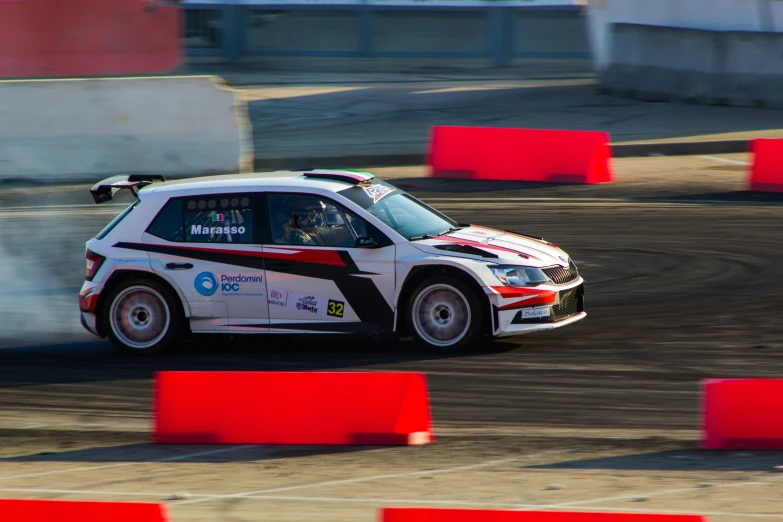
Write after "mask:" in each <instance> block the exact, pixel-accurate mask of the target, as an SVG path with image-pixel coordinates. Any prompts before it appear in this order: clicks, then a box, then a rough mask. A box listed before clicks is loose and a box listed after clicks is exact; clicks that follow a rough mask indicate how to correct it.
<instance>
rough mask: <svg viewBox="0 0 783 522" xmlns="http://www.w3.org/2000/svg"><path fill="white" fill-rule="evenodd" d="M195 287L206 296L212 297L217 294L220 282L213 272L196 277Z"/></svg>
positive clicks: (202, 273)
mask: <svg viewBox="0 0 783 522" xmlns="http://www.w3.org/2000/svg"><path fill="white" fill-rule="evenodd" d="M193 285H194V286H195V287H196V291H197V292H198V293H199V294H201V295H204V296H207V297H209V296H211V295H214V293H215V292H217V289H218V282H217V279H215V276H214V275H213V274H212V272H201V273H200V274H199V275H197V276H196V280H195V281H193Z"/></svg>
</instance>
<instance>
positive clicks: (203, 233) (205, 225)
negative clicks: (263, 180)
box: [182, 194, 254, 243]
mask: <svg viewBox="0 0 783 522" xmlns="http://www.w3.org/2000/svg"><path fill="white" fill-rule="evenodd" d="M253 199H254V198H253V197H252V196H251V195H250V194H224V195H221V194H207V195H204V196H195V197H189V198H183V199H182V207H183V211H184V227H185V231H184V232H185V242H187V243H252V242H253V206H252V203H253Z"/></svg>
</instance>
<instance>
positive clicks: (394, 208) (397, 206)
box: [340, 181, 457, 240]
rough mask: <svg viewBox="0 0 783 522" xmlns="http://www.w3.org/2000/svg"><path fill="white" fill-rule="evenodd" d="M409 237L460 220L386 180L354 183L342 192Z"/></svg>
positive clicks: (448, 226) (437, 230)
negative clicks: (365, 184)
mask: <svg viewBox="0 0 783 522" xmlns="http://www.w3.org/2000/svg"><path fill="white" fill-rule="evenodd" d="M340 194H341V195H343V196H345V197H346V198H348V199H350V200H351V201H353V202H354V203H356V204H358V205H360V206H361V207H363V208H364V209H365V210H367V211H368V212H370V213H371V214H372V215H373V216H375V217H377V218H378V219H380V220H381V221H383V222H384V223H386V224H387V225H388V226H389V227H391V228H392V229H394V230H395V231H396V232H397V233H399V234H400V235H402V236H404V237H405V238H406V239H408V240H414V239H424V238H427V237H433V236H437V235H438V234H442V233H444V232H448V231H450V230H451V229H453V228H456V227H457V223H456V222H455V221H453V220H452V219H450V218H448V217H446V216H444V215H443V214H441V213H440V212H438V211H437V210H435V209H433V208H432V207H430V206H428V205H426V204H425V203H423V202H421V201H419V200H418V199H416V198H414V197H413V196H411V195H410V194H406V193H405V192H402V191H401V190H399V189H398V188H396V187H393V186H392V185H389V184H387V183H383V182H378V181H375V182H374V183H373V184H372V185H369V186H361V185H359V186H354V187H351V188H349V189H346V190H343V191H341V192H340Z"/></svg>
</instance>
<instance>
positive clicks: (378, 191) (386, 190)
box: [363, 185, 394, 203]
mask: <svg viewBox="0 0 783 522" xmlns="http://www.w3.org/2000/svg"><path fill="white" fill-rule="evenodd" d="M363 189H364V193H365V194H367V195H368V196H369V197H370V198H371V199H372V202H373V203H378V202H379V201H380V200H381V198H383V197H384V196H387V195H389V194H391V193H392V192H394V189H393V188H391V187H387V186H385V185H370V186H369V187H363Z"/></svg>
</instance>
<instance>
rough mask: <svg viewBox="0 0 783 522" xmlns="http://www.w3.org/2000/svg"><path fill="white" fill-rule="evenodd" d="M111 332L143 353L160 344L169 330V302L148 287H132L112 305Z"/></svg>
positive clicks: (127, 344) (123, 292) (124, 291)
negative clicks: (143, 350)
mask: <svg viewBox="0 0 783 522" xmlns="http://www.w3.org/2000/svg"><path fill="white" fill-rule="evenodd" d="M110 313H111V316H110V317H111V329H112V331H113V332H114V335H116V336H117V338H118V339H119V340H120V341H122V343H123V344H125V345H126V346H128V347H130V348H134V349H137V350H142V349H144V348H149V347H151V346H154V345H155V344H157V343H158V342H159V341H160V340H161V339H162V338H163V336H165V335H166V332H167V331H168V329H169V323H170V321H171V319H170V315H171V314H170V313H169V307H168V305H167V304H166V300H165V299H164V298H163V296H162V295H160V294H159V293H158V292H157V291H155V290H153V289H152V288H150V287H148V286H142V285H139V286H131V287H128V288H126V289H125V290H123V291H122V292H120V294H119V295H118V296H117V297H116V298H115V299H114V302H113V303H112V305H111V311H110Z"/></svg>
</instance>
